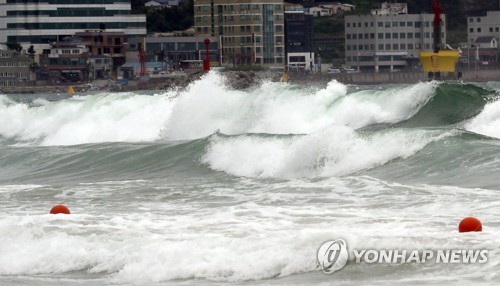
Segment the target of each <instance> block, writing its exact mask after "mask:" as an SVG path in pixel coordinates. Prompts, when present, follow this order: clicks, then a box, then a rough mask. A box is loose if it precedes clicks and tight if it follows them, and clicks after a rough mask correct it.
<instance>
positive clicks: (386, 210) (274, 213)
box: [0, 177, 500, 285]
mask: <svg viewBox="0 0 500 286" xmlns="http://www.w3.org/2000/svg"><path fill="white" fill-rule="evenodd" d="M257 183H258V182H257ZM255 184H256V182H251V181H247V182H245V180H242V181H241V186H239V188H240V189H239V190H235V189H234V188H230V189H228V190H226V191H223V190H218V191H214V192H207V193H205V194H204V195H203V197H200V194H198V193H193V192H186V193H183V195H182V196H181V197H178V199H180V200H179V201H175V200H174V201H165V202H161V203H158V202H156V201H154V200H148V201H143V202H142V204H146V205H147V206H148V209H149V210H151V213H150V212H142V213H141V212H139V211H129V212H127V213H122V214H118V211H110V212H108V213H104V214H77V213H76V212H75V213H74V214H72V215H71V216H65V215H55V216H54V215H45V214H44V215H40V214H33V215H30V216H26V215H23V214H22V213H21V212H19V213H16V214H10V215H4V216H2V217H1V218H0V253H1V254H2V255H0V275H35V274H47V275H52V274H61V273H70V272H73V271H83V272H88V273H94V274H99V275H102V276H104V277H105V278H106V280H105V281H106V283H105V284H107V283H118V284H121V283H124V284H135V285H144V284H147V283H154V282H163V281H172V280H176V279H193V278H198V279H209V280H213V281H221V282H223V281H245V280H260V279H268V278H276V277H287V276H290V275H294V274H299V273H304V272H311V271H318V269H317V266H316V265H317V262H316V261H315V257H316V251H317V249H318V247H319V246H320V244H321V243H323V242H324V241H326V240H329V239H337V238H343V239H345V240H346V241H347V242H348V245H349V247H350V248H351V249H353V248H354V249H407V250H411V249H489V250H490V259H489V261H488V263H487V264H485V265H455V266H454V267H453V268H451V267H452V265H441V266H439V265H433V264H432V263H431V264H425V265H420V264H414V265H412V266H411V269H412V270H411V271H410V272H406V273H398V272H397V271H396V272H394V269H398V268H394V267H391V269H385V268H384V269H378V270H376V272H374V273H373V275H374V276H373V277H368V278H366V279H368V280H358V279H360V278H359V277H356V273H359V269H356V268H351V267H352V265H350V264H352V261H353V259H354V257H350V260H351V263H350V264H348V266H347V268H346V269H343V270H342V272H340V273H339V274H338V275H343V274H342V273H345V275H347V276H349V277H350V278H349V279H350V280H349V281H351V283H355V284H365V283H362V281H365V282H366V281H370V280H369V279H380V277H381V276H382V275H385V276H384V277H389V276H390V279H393V280H394V281H399V280H400V279H411V278H412V275H414V276H424V275H427V276H428V278H429V280H430V282H436V281H437V282H439V281H441V282H442V279H443V278H440V275H443V276H446V275H453V276H454V277H455V278H456V279H463V278H464V277H465V278H467V277H469V278H470V277H475V278H476V279H478V278H479V279H492V281H494V279H497V278H498V273H497V271H495V269H496V268H497V267H498V266H499V265H500V260H499V257H498V256H496V255H495V254H497V251H498V243H500V240H499V238H498V237H499V236H498V235H499V234H500V233H499V232H498V229H497V228H496V227H495V225H496V224H495V223H494V221H495V215H494V213H492V212H491V211H490V210H491V209H492V208H495V207H497V205H498V203H497V202H495V201H493V200H490V199H489V198H491V196H494V195H495V194H496V192H495V191H490V190H482V189H474V190H472V189H463V188H458V187H442V186H426V185H421V186H406V185H400V184H395V183H387V182H384V181H379V180H375V179H372V178H368V177H358V178H344V179H339V178H332V179H328V180H324V181H315V182H302V181H300V180H294V181H289V182H282V183H275V184H273V183H271V184H268V185H265V186H264V185H263V184H258V185H259V187H257V188H256V185H255ZM85 187H87V186H85ZM96 188H99V186H97V185H96ZM205 196H207V197H205ZM219 196H220V197H219ZM227 196H230V197H231V199H230V200H229V201H228V199H227ZM222 198H225V199H224V200H223V201H224V204H218V205H217V206H215V205H214V204H213V203H214V202H216V201H218V200H219V199H222ZM193 199H194V200H193ZM110 200H112V199H110ZM185 200H186V201H185ZM469 200H475V201H476V202H478V201H481V202H482V203H481V204H469V203H468V201H469ZM180 201H183V202H184V203H179V202H180ZM80 202H83V203H84V201H81V200H80ZM114 202H115V203H117V204H119V205H121V206H123V207H124V206H125V202H123V203H122V204H121V203H119V201H114ZM187 202H189V203H187ZM110 203H111V202H110ZM38 205H39V204H38V203H33V204H32V205H31V207H32V208H36V207H37V206H38ZM443 205H446V208H443ZM85 210H87V211H90V210H93V205H92V203H91V202H89V204H84V205H82V206H81V207H80V208H79V211H80V212H84V211H85ZM94 211H95V210H94ZM415 214H424V215H419V216H416V215H415ZM428 214H432V216H429V215H428ZM466 215H476V216H479V217H480V218H481V220H483V222H484V228H483V229H484V232H483V233H471V234H458V232H457V230H456V228H457V224H458V221H459V219H460V217H462V216H466ZM359 267H363V268H364V271H369V272H370V271H374V270H373V269H374V266H370V265H362V266H359ZM365 267H366V268H365ZM470 269H473V270H475V271H466V270H470ZM471 273H474V274H471ZM485 273H490V274H489V275H490V276H491V277H490V278H485V277H483V276H484V274H485ZM319 275H320V277H323V275H322V274H319ZM335 275H337V274H335ZM471 275H472V276H471ZM324 277H325V279H336V278H335V277H336V276H324ZM357 281H358V282H359V281H361V282H360V283H357ZM200 283H201V284H202V283H203V280H201V281H200Z"/></svg>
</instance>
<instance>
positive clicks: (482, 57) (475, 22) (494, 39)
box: [461, 11, 500, 67]
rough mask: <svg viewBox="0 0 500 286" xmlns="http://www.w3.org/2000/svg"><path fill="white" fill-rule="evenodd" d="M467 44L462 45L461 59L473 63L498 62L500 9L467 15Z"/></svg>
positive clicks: (487, 63)
mask: <svg viewBox="0 0 500 286" xmlns="http://www.w3.org/2000/svg"><path fill="white" fill-rule="evenodd" d="M467 39H468V45H462V51H463V52H464V53H463V54H462V58H461V61H462V62H464V61H465V62H467V64H468V65H469V67H470V62H471V61H472V62H473V64H474V65H495V64H498V58H499V50H498V41H499V40H500V11H488V12H487V13H486V16H481V17H480V16H474V17H467Z"/></svg>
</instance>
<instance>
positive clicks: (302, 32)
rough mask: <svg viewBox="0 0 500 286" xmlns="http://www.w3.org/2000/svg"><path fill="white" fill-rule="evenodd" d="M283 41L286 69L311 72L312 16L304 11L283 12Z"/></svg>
mask: <svg viewBox="0 0 500 286" xmlns="http://www.w3.org/2000/svg"><path fill="white" fill-rule="evenodd" d="M285 41H286V45H285V47H286V63H287V69H289V70H312V69H313V66H314V63H315V58H314V46H313V44H314V42H313V16H312V15H307V14H306V13H305V12H304V11H296V10H292V11H285Z"/></svg>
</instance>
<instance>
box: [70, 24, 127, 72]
mask: <svg viewBox="0 0 500 286" xmlns="http://www.w3.org/2000/svg"><path fill="white" fill-rule="evenodd" d="M75 38H76V39H77V40H78V41H81V42H82V43H83V44H84V45H85V47H86V48H87V49H88V53H89V54H92V55H98V56H101V55H104V56H108V57H110V58H111V59H112V64H113V67H119V66H121V65H123V64H124V63H125V33H124V32H111V31H107V30H105V29H98V30H85V31H84V32H77V33H75Z"/></svg>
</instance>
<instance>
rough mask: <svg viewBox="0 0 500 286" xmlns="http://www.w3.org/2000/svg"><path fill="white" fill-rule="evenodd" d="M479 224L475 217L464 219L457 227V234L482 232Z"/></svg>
mask: <svg viewBox="0 0 500 286" xmlns="http://www.w3.org/2000/svg"><path fill="white" fill-rule="evenodd" d="M482 230H483V226H482V225H481V222H480V221H479V220H478V219H477V218H475V217H466V218H464V219H463V220H462V221H461V222H460V224H459V225H458V231H459V232H470V231H482Z"/></svg>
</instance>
